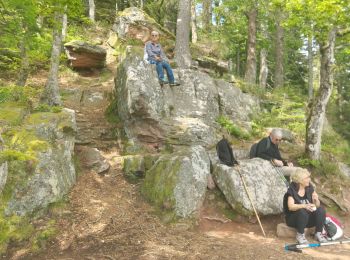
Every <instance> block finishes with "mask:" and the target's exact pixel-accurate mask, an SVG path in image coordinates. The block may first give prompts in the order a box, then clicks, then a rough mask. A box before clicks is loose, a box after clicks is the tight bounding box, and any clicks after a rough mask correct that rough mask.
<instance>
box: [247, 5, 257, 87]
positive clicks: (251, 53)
mask: <svg viewBox="0 0 350 260" xmlns="http://www.w3.org/2000/svg"><path fill="white" fill-rule="evenodd" d="M257 15H258V12H257V10H256V9H255V8H253V9H252V10H250V11H249V12H248V13H247V17H248V44H247V63H246V69H245V76H244V79H245V81H246V82H247V83H249V84H255V83H256V18H257Z"/></svg>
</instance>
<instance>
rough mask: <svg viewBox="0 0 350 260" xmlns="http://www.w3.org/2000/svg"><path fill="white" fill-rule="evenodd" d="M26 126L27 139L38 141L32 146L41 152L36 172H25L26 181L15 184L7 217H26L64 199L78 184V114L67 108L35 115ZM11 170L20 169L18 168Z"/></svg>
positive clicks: (28, 119)
mask: <svg viewBox="0 0 350 260" xmlns="http://www.w3.org/2000/svg"><path fill="white" fill-rule="evenodd" d="M23 124H24V125H23V126H22V131H23V132H24V133H25V138H26V139H28V138H35V141H32V142H30V145H31V146H34V145H36V146H37V149H39V150H37V152H36V155H35V157H36V164H34V165H32V166H33V167H34V169H33V170H32V172H31V173H29V172H27V171H26V172H24V176H25V178H26V179H25V180H24V179H23V180H21V182H20V183H18V184H16V185H15V188H14V190H13V192H12V196H11V198H10V200H9V201H8V203H7V204H6V208H5V214H6V215H11V214H17V215H20V216H23V215H25V214H27V213H32V212H34V211H35V210H39V209H42V208H44V207H46V206H47V205H49V204H50V203H52V202H55V201H57V200H59V199H61V198H62V197H63V196H64V195H65V194H67V193H68V191H69V190H70V188H71V187H72V186H73V185H74V183H75V181H76V173H75V167H74V162H73V153H74V139H75V137H74V135H75V132H76V122H75V113H74V111H73V110H69V109H63V111H62V112H60V113H48V112H45V113H35V114H31V115H29V116H28V117H27V118H26V119H25V120H24V123H23ZM12 163H13V164H15V163H18V162H16V161H14V162H11V163H10V164H12ZM9 168H11V169H12V170H13V171H15V170H16V169H15V168H14V165H10V166H9ZM27 168H28V167H27ZM18 171H19V172H20V171H21V169H20V168H19V169H18ZM15 174H17V172H16V173H15Z"/></svg>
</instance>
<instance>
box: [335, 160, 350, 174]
mask: <svg viewBox="0 0 350 260" xmlns="http://www.w3.org/2000/svg"><path fill="white" fill-rule="evenodd" d="M338 168H339V171H340V172H341V173H342V174H343V175H344V176H346V177H348V178H350V167H349V166H348V165H347V164H345V163H342V162H338Z"/></svg>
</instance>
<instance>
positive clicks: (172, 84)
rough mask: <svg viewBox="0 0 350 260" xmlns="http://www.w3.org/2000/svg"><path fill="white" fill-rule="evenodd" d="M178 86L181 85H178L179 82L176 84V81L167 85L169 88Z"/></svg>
mask: <svg viewBox="0 0 350 260" xmlns="http://www.w3.org/2000/svg"><path fill="white" fill-rule="evenodd" d="M180 85H181V84H180V83H179V82H176V81H174V82H170V83H169V86H171V87H174V86H180Z"/></svg>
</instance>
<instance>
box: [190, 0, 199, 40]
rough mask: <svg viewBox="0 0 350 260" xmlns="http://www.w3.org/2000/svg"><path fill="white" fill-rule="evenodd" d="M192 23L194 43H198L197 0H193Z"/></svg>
mask: <svg viewBox="0 0 350 260" xmlns="http://www.w3.org/2000/svg"><path fill="white" fill-rule="evenodd" d="M191 25H192V43H196V42H197V39H198V36H197V19H196V0H192V5H191Z"/></svg>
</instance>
